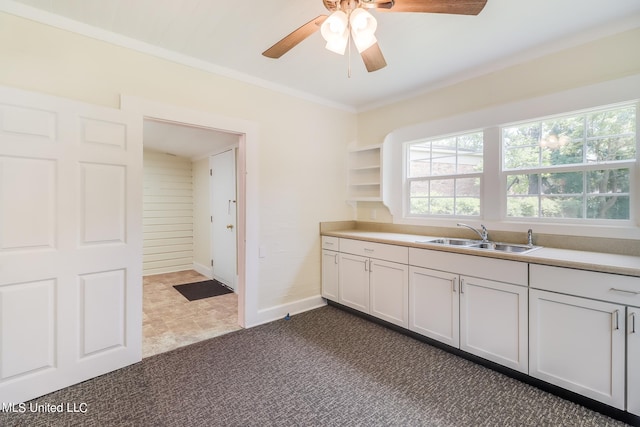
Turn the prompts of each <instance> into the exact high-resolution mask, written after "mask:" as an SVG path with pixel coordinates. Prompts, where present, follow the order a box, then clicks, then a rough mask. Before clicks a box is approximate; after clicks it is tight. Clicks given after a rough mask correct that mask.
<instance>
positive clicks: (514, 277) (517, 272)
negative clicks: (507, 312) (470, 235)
mask: <svg viewBox="0 0 640 427" xmlns="http://www.w3.org/2000/svg"><path fill="white" fill-rule="evenodd" d="M409 264H410V265H415V266H416V267H423V268H431V269H433V270H440V271H452V272H456V273H458V274H462V275H466V276H473V277H479V278H483V279H490V280H495V281H498V282H505V283H513V284H515V285H521V286H527V285H528V283H527V282H528V278H527V263H524V262H519V261H509V260H504V259H495V258H486V257H482V256H473V255H464V254H454V253H451V252H442V251H432V250H429V249H417V248H410V250H409Z"/></svg>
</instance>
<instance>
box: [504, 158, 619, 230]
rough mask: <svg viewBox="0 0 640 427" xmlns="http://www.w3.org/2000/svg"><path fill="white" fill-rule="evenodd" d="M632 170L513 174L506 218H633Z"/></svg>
mask: <svg viewBox="0 0 640 427" xmlns="http://www.w3.org/2000/svg"><path fill="white" fill-rule="evenodd" d="M629 177H630V170H629V169H628V168H625V169H602V170H596V171H583V172H569V173H537V174H510V175H507V177H506V180H507V182H506V185H507V217H512V218H536V217H539V218H572V219H622V220H627V219H629V218H630V210H629V207H630V205H629V191H630V185H629V184H630V182H629Z"/></svg>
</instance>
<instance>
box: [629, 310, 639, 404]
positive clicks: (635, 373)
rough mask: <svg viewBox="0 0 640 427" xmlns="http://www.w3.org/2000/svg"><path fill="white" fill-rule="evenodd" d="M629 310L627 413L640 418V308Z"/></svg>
mask: <svg viewBox="0 0 640 427" xmlns="http://www.w3.org/2000/svg"><path fill="white" fill-rule="evenodd" d="M627 310H628V314H627V321H628V326H627V331H629V332H628V334H627V411H629V412H631V413H632V414H635V415H638V416H640V308H637V307H627Z"/></svg>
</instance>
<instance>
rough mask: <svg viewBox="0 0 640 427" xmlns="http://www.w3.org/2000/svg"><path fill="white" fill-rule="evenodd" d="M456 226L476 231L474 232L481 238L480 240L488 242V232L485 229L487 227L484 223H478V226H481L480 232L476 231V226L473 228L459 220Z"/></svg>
mask: <svg viewBox="0 0 640 427" xmlns="http://www.w3.org/2000/svg"><path fill="white" fill-rule="evenodd" d="M457 225H458V227H467V228H468V229H469V230H473V231H475V232H476V234H477V235H478V236H480V238H481V239H482V242H488V241H489V232H488V231H487V227H485V226H484V225H482V224H480V227H482V232H480V231H478V229H477V228H474V227H472V226H470V225H468V224H463V223H461V222H459V223H458V224H457Z"/></svg>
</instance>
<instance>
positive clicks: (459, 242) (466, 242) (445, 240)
mask: <svg viewBox="0 0 640 427" xmlns="http://www.w3.org/2000/svg"><path fill="white" fill-rule="evenodd" d="M479 242H480V241H479V240H471V239H452V238H449V237H441V238H438V239H429V240H418V241H417V243H435V244H438V245H451V246H471V245H475V244H477V243H479Z"/></svg>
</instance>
